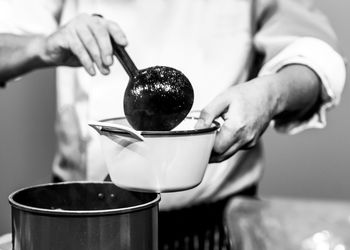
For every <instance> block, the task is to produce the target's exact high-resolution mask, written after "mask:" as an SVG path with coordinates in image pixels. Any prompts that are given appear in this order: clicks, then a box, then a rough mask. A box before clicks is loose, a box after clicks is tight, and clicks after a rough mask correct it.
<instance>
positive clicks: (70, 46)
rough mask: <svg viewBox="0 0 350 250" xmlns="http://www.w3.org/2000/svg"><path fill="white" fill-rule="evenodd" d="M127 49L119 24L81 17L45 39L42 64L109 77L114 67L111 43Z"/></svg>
mask: <svg viewBox="0 0 350 250" xmlns="http://www.w3.org/2000/svg"><path fill="white" fill-rule="evenodd" d="M111 38H112V39H113V40H114V41H115V42H116V43H118V44H120V45H122V46H126V45H127V41H126V37H125V35H124V33H123V32H122V30H121V29H120V27H119V26H118V24H116V23H114V22H112V21H109V20H107V19H104V18H100V17H98V16H92V15H88V14H81V15H79V16H77V17H76V18H74V19H73V20H71V21H70V22H69V23H67V24H66V25H64V26H63V27H61V28H60V29H59V30H57V31H56V32H54V33H53V34H51V35H50V36H49V37H47V38H44V41H43V43H44V46H43V48H44V51H43V52H42V53H41V58H42V60H43V61H44V62H45V63H46V65H56V66H58V65H64V66H73V67H77V66H83V67H84V68H85V70H86V71H87V72H88V73H89V74H90V75H92V76H93V75H95V74H96V70H95V66H94V64H95V65H96V66H97V68H98V70H99V71H100V72H101V73H102V74H104V75H106V74H108V73H109V66H111V65H112V64H113V49H112V44H111V40H110V39H111Z"/></svg>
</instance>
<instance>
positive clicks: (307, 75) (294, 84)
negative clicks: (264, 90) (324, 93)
mask: <svg viewBox="0 0 350 250" xmlns="http://www.w3.org/2000/svg"><path fill="white" fill-rule="evenodd" d="M320 86H321V81H320V79H319V77H318V76H317V74H316V73H315V72H314V71H313V70H312V69H310V68H309V67H307V66H305V65H300V64H293V65H287V66H285V67H283V68H282V69H280V70H279V71H278V72H277V73H276V74H275V75H274V80H273V81H272V84H271V88H272V91H271V92H272V93H273V95H274V96H275V98H274V100H275V103H274V105H275V106H274V114H273V117H276V116H280V115H282V114H288V113H295V112H297V113H300V112H304V111H306V110H308V109H309V107H310V106H312V105H314V103H315V102H316V101H317V99H318V98H319V93H320V89H321V87H320Z"/></svg>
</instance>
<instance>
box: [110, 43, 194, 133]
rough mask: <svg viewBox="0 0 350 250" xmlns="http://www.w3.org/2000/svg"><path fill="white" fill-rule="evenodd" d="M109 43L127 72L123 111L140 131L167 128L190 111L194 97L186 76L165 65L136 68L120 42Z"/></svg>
mask: <svg viewBox="0 0 350 250" xmlns="http://www.w3.org/2000/svg"><path fill="white" fill-rule="evenodd" d="M111 40H112V39H111ZM112 45H113V50H114V54H115V56H116V57H117V58H118V60H119V61H120V63H121V65H122V66H123V68H124V69H125V71H126V72H127V74H128V75H129V83H128V85H127V87H126V90H125V93H124V113H125V116H126V119H127V120H128V122H129V123H130V125H131V126H132V127H133V128H134V129H136V130H141V131H144V130H148V131H154V130H157V131H169V130H172V129H173V128H175V127H176V126H177V125H178V124H180V123H181V121H183V119H185V117H186V116H187V114H188V113H189V112H190V110H191V108H192V105H193V99H194V93H193V88H192V85H191V83H190V81H189V80H188V79H187V77H186V76H185V75H184V74H183V73H181V72H180V71H179V70H176V69H174V68H171V67H165V66H154V67H149V68H146V69H141V70H138V68H137V67H136V66H135V64H134V62H133V61H132V60H131V58H130V56H129V55H128V53H127V52H126V50H125V48H124V47H123V46H121V45H119V44H117V43H115V42H114V41H113V40H112Z"/></svg>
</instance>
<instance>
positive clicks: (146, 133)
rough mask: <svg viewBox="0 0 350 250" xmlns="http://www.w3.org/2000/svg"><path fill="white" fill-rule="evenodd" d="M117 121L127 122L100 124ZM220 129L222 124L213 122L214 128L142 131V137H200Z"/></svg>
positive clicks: (114, 119)
mask: <svg viewBox="0 0 350 250" xmlns="http://www.w3.org/2000/svg"><path fill="white" fill-rule="evenodd" d="M185 119H193V120H198V119H199V118H198V117H195V116H187V117H186V118H185ZM116 120H126V117H120V116H119V117H113V118H107V119H102V120H99V121H100V122H110V121H116ZM219 128H220V123H219V122H217V121H213V123H212V126H211V127H209V128H200V129H191V130H171V131H158V130H157V131H149V130H145V131H141V135H142V136H174V135H184V136H186V135H198V134H206V133H212V132H215V131H217V130H218V129H219ZM103 130H104V131H108V132H110V133H115V134H127V133H126V132H123V131H115V130H109V129H103Z"/></svg>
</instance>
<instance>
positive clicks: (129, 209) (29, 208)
mask: <svg viewBox="0 0 350 250" xmlns="http://www.w3.org/2000/svg"><path fill="white" fill-rule="evenodd" d="M69 184H112V185H115V184H113V182H107V181H67V182H61V183H46V184H39V185H34V186H30V187H25V188H21V189H19V190H17V191H14V192H13V193H11V194H10V195H9V197H8V201H9V203H10V205H11V206H12V207H14V208H17V209H20V210H22V211H27V212H31V213H38V214H45V215H59V216H101V215H111V214H125V213H128V212H134V211H138V210H142V209H146V208H148V207H152V206H154V205H157V204H158V203H159V201H160V199H161V198H160V194H159V193H154V194H156V198H155V199H153V200H151V201H149V202H147V203H143V204H140V205H136V206H130V207H126V208H114V209H100V210H54V209H47V208H38V207H32V206H27V205H23V204H21V203H18V202H17V201H15V200H14V196H15V195H16V194H18V193H20V192H22V191H24V190H29V189H34V188H39V187H44V186H45V187H47V186H58V185H69ZM132 192H134V191H132Z"/></svg>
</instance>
